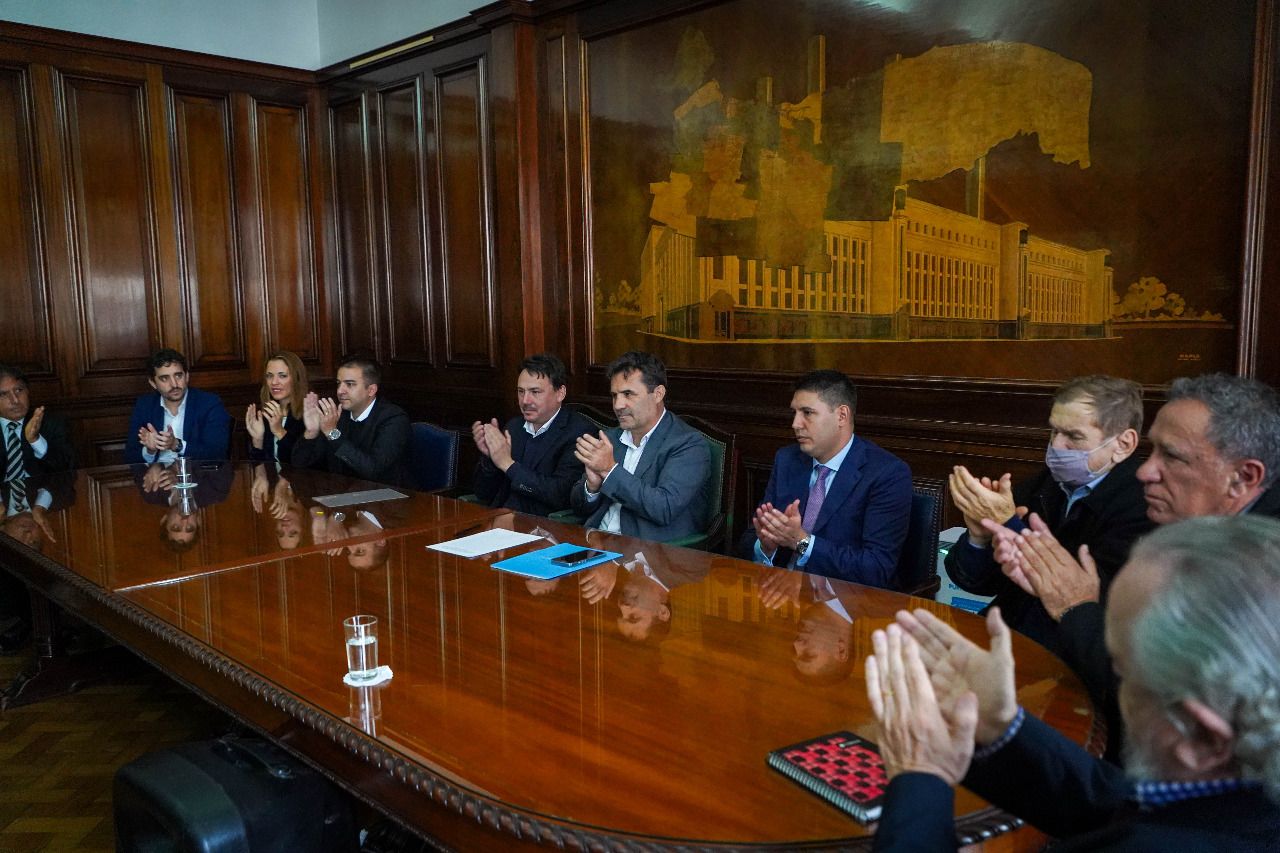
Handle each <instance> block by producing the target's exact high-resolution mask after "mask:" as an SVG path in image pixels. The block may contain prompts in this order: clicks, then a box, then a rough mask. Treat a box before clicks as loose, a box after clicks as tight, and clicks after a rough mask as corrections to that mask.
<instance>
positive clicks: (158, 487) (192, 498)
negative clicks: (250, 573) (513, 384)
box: [4, 462, 493, 590]
mask: <svg viewBox="0 0 1280 853" xmlns="http://www.w3.org/2000/svg"><path fill="white" fill-rule="evenodd" d="M28 488H29V489H30V494H32V495H33V497H35V496H38V495H39V493H40V492H41V491H43V492H44V495H45V502H46V503H47V504H48V507H47V509H45V510H44V511H43V512H39V511H37V512H34V513H31V514H24V517H22V518H15V519H6V524H5V527H4V530H5V532H9V533H10V535H12V536H13V537H14V538H16V539H19V541H22V542H23V543H24V544H26V545H29V546H31V547H33V548H35V549H37V550H39V551H40V552H41V553H43V554H44V555H45V556H46V557H49V558H50V559H52V560H54V561H56V562H58V563H60V564H61V565H63V566H66V567H67V568H69V569H71V570H72V571H74V572H76V573H77V574H79V575H81V576H82V577H84V578H86V579H87V580H89V581H91V582H93V583H95V584H97V585H98V586H101V587H103V588H104V589H114V590H118V589H125V588H128V587H131V586H135V585H138V584H145V583H152V582H155V581H160V580H170V579H175V578H182V577H187V576H191V575H198V574H202V573H205V572H210V571H217V570H220V569H226V568H228V567H234V566H239V565H244V564H246V563H252V562H256V561H258V560H261V559H264V558H266V557H269V556H272V555H276V554H281V553H297V554H306V553H316V552H326V553H328V554H330V555H332V556H341V557H343V558H344V559H346V560H347V561H348V562H349V563H350V564H351V565H352V566H357V567H359V566H361V565H372V564H373V563H374V562H376V561H377V559H378V558H379V552H380V551H382V550H384V549H385V543H386V537H387V536H388V535H392V534H395V533H397V532H406V531H412V530H425V529H430V528H431V527H433V526H434V525H436V524H438V523H447V524H455V523H457V522H464V521H470V522H471V523H476V522H481V521H483V520H484V519H485V518H487V517H488V516H490V515H491V514H492V513H493V511H492V510H490V509H488V508H486V507H481V506H476V505H474V504H465V503H461V502H459V501H454V500H450V499H448V498H442V497H438V496H436V495H429V494H423V493H421V492H414V491H412V490H408V489H402V490H399V493H400V494H402V495H405V497H402V498H398V499H394V500H379V501H374V502H362V503H358V504H353V505H350V506H343V507H331V506H326V503H327V499H328V498H329V497H330V496H334V495H342V494H347V493H353V492H361V491H367V490H375V489H381V488H382V487H381V486H379V485H378V484H376V483H369V482H367V481H363V480H354V479H350V478H346V477H340V476H336V475H332V474H328V473H324V472H317V471H308V470H304V469H297V470H291V469H289V468H284V469H283V470H281V469H279V468H278V466H276V465H275V464H274V463H271V464H259V465H253V464H248V463H245V464H233V463H229V462H221V463H198V464H196V465H195V466H194V468H193V469H192V471H191V474H190V479H189V481H188V482H180V481H179V480H178V478H177V477H176V476H175V474H174V472H173V471H172V470H171V469H166V468H162V467H161V466H158V465H151V466H148V465H133V466H115V467H110V468H97V469H86V470H80V471H72V472H68V473H65V474H56V475H50V476H45V477H40V478H32V479H31V480H30V481H29V486H28ZM477 529H479V528H477Z"/></svg>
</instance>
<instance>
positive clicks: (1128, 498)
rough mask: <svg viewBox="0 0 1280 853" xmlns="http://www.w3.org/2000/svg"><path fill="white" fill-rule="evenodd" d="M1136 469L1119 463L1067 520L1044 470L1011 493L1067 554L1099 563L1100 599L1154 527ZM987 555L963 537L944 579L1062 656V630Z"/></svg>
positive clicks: (1133, 462) (1133, 459) (1133, 460)
mask: <svg viewBox="0 0 1280 853" xmlns="http://www.w3.org/2000/svg"><path fill="white" fill-rule="evenodd" d="M1140 464H1141V460H1139V459H1138V458H1137V455H1136V454H1134V455H1132V456H1130V457H1129V458H1128V459H1126V460H1124V461H1123V462H1121V463H1120V464H1119V465H1117V466H1116V467H1115V469H1114V470H1112V471H1111V473H1109V474H1108V475H1107V476H1106V478H1105V479H1104V480H1103V481H1102V482H1101V483H1099V484H1098V487H1097V488H1096V489H1095V490H1094V491H1093V492H1091V493H1089V495H1087V496H1086V497H1083V498H1081V499H1080V500H1078V501H1076V502H1075V504H1074V505H1073V506H1072V507H1071V515H1070V516H1069V517H1067V518H1063V517H1062V512H1063V509H1065V507H1066V504H1067V496H1066V494H1065V493H1064V492H1063V491H1062V487H1060V486H1059V485H1058V484H1057V483H1056V482H1055V481H1054V479H1053V476H1052V475H1051V474H1050V473H1049V469H1048V468H1044V469H1042V470H1041V472H1040V475H1039V476H1038V477H1036V478H1035V479H1034V480H1031V481H1030V482H1028V483H1025V484H1019V485H1016V486H1014V489H1013V497H1014V501H1015V502H1016V503H1017V505H1018V506H1025V507H1027V509H1028V510H1030V511H1031V512H1034V513H1036V514H1038V515H1039V516H1040V517H1041V518H1042V519H1043V520H1044V522H1045V524H1047V525H1049V529H1050V530H1051V531H1052V532H1053V535H1054V537H1056V538H1057V540H1058V541H1059V542H1060V543H1061V544H1062V547H1064V548H1066V549H1067V550H1068V551H1070V552H1071V554H1072V555H1074V554H1075V553H1076V552H1077V551H1078V550H1079V549H1080V546H1081V545H1088V546H1089V553H1090V554H1091V555H1092V556H1093V559H1094V561H1095V562H1096V563H1097V564H1098V576H1099V578H1100V579H1101V581H1102V594H1103V597H1104V600H1105V597H1106V592H1107V588H1108V587H1110V585H1111V580H1112V578H1114V577H1115V574H1116V572H1118V571H1119V570H1120V567H1121V566H1123V565H1124V561H1125V560H1127V559H1128V557H1129V548H1130V547H1131V546H1132V545H1133V543H1134V542H1135V541H1136V540H1137V539H1138V537H1140V536H1142V535H1143V534H1144V533H1147V532H1148V531H1149V530H1151V528H1152V527H1153V526H1154V525H1153V524H1152V523H1151V521H1150V520H1149V519H1148V518H1147V502H1146V500H1145V499H1144V498H1143V497H1142V483H1141V482H1139V481H1138V478H1137V470H1138V466H1139V465H1140ZM992 553H993V551H992V549H991V548H975V547H973V546H971V545H970V544H969V534H968V533H967V532H966V533H965V534H963V535H962V536H961V537H960V541H958V542H956V544H955V545H953V546H952V547H951V550H950V551H948V552H947V558H946V561H945V564H944V565H945V566H946V569H947V575H948V576H949V577H950V578H951V580H952V581H953V582H955V584H956V585H957V586H959V587H960V588H961V589H964V590H968V591H969V592H973V593H977V594H979V595H994V596H995V601H993V602H991V604H992V606H996V607H999V608H1000V613H1001V615H1002V616H1003V617H1004V621H1005V622H1006V623H1007V624H1008V625H1009V627H1010V628H1013V629H1014V630H1015V631H1018V632H1019V633H1021V634H1025V635H1026V636H1028V637H1030V638H1031V639H1033V640H1035V641H1036V642H1038V643H1040V644H1041V645H1043V646H1045V647H1046V648H1048V649H1049V651H1051V652H1053V653H1054V654H1057V655H1062V654H1063V649H1064V648H1065V647H1066V646H1067V645H1069V644H1070V642H1071V641H1070V640H1069V639H1066V638H1064V637H1062V632H1063V630H1064V628H1063V626H1062V625H1059V624H1058V623H1056V622H1054V621H1053V619H1052V618H1051V617H1050V616H1049V614H1048V612H1047V611H1046V610H1045V609H1044V605H1042V604H1041V603H1040V599H1038V598H1035V597H1034V596H1031V595H1028V594H1027V593H1025V592H1023V591H1022V590H1021V589H1020V588H1018V586H1017V585H1016V584H1014V583H1013V581H1011V580H1009V579H1008V578H1006V577H1005V576H1004V573H1003V572H1002V571H1001V570H1000V564H999V563H997V562H996V561H995V560H994V559H993V558H992ZM1087 686H1088V685H1087Z"/></svg>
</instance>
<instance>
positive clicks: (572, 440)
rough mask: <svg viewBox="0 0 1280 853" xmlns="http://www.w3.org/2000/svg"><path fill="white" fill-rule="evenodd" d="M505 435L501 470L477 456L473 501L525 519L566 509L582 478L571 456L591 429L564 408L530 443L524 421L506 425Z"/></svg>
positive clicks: (578, 417)
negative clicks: (507, 453) (506, 455)
mask: <svg viewBox="0 0 1280 853" xmlns="http://www.w3.org/2000/svg"><path fill="white" fill-rule="evenodd" d="M506 429H507V432H509V433H510V434H511V458H512V459H514V460H515V464H514V465H512V466H511V467H510V468H508V469H507V470H506V472H503V471H499V470H498V467H497V466H496V465H494V464H493V462H491V461H490V460H489V458H488V457H486V456H484V455H481V457H480V462H479V464H477V465H476V471H475V475H474V477H473V478H472V483H471V488H472V490H473V491H474V492H475V493H476V496H477V497H479V498H480V499H481V500H483V501H484V502H485V503H487V504H488V505H489V506H493V507H498V506H501V507H506V508H507V509H514V510H516V511H518V512H527V513H529V514H530V515H550V514H551V513H553V512H557V511H559V510H562V509H568V508H569V492H570V491H571V490H572V489H573V484H574V483H576V482H578V480H579V479H581V477H582V463H581V462H579V461H578V460H577V457H575V456H574V455H573V451H574V447H575V444H576V442H577V440H578V436H580V435H582V434H583V433H591V434H592V435H594V434H595V432H596V426H595V424H593V423H591V421H589V420H587V419H586V418H585V417H583V416H582V415H581V414H579V413H578V412H575V411H573V410H572V409H570V408H568V407H567V406H561V407H560V411H559V413H557V414H556V417H555V420H553V421H552V422H551V425H550V426H549V427H547V431H546V432H544V433H543V434H542V435H540V436H538V437H537V438H534V437H533V436H531V435H529V433H527V432H525V430H524V418H521V417H515V418H512V419H511V420H509V421H507V427H506Z"/></svg>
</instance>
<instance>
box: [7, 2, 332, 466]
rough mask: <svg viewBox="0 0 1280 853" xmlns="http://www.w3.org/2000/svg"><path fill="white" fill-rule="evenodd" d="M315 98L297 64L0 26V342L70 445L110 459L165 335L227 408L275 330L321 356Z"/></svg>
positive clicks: (324, 348)
mask: <svg viewBox="0 0 1280 853" xmlns="http://www.w3.org/2000/svg"><path fill="white" fill-rule="evenodd" d="M321 103H322V100H321V95H320V90H319V87H318V86H317V85H316V83H315V80H314V76H313V75H310V74H300V73H298V72H291V71H287V70H285V69H273V68H269V67H265V66H254V65H250V64H248V63H232V62H229V61H225V60H218V59H214V58H209V57H193V55H189V54H182V53H179V52H176V51H164V50H159V49H154V48H147V47H144V46H142V45H124V44H121V43H116V42H112V41H110V40H105V39H91V38H83V37H78V36H70V35H67V34H62V33H54V32H51V31H45V30H37V29H34V28H27V27H18V26H16V25H3V29H0V256H3V257H5V258H6V259H11V262H9V260H7V261H6V263H5V264H3V265H0V266H2V269H0V306H2V310H0V341H4V344H3V345H2V346H0V358H3V359H5V360H8V361H13V362H17V363H18V364H20V365H22V366H23V367H24V368H25V369H26V370H28V371H29V374H30V376H31V379H32V384H33V389H32V391H33V397H34V400H35V402H36V403H44V404H48V405H51V406H55V407H58V408H61V409H65V410H67V411H68V412H69V413H70V414H71V415H72V416H73V424H74V427H75V430H76V435H77V440H78V443H79V447H80V460H81V462H82V463H84V464H93V463H98V462H105V461H111V460H113V459H115V458H116V457H117V455H118V453H119V451H120V449H121V447H122V445H123V440H124V430H125V428H126V426H127V422H128V413H129V411H130V407H131V405H132V401H133V398H134V396H135V395H137V394H139V393H142V392H143V391H145V390H147V385H146V375H147V374H146V370H145V365H146V361H147V357H148V356H149V355H150V353H151V352H153V351H154V350H156V349H158V348H160V347H161V346H172V347H175V348H177V349H179V350H181V351H182V352H183V353H185V354H186V355H187V357H188V359H189V361H190V362H191V369H192V373H193V376H194V382H195V383H196V384H198V385H200V386H201V387H204V388H208V389H212V390H215V391H217V392H219V393H221V394H222V395H223V397H224V400H225V402H227V404H228V406H229V408H230V409H231V410H232V411H233V412H235V411H236V410H237V408H238V407H239V406H242V405H243V404H244V402H245V401H247V399H248V397H249V395H250V394H251V393H252V392H253V390H254V386H255V385H256V381H257V377H258V375H259V371H260V369H261V364H262V360H263V357H264V356H265V354H266V353H267V352H268V351H270V350H271V349H273V348H276V347H283V348H286V349H292V350H295V351H296V352H298V353H299V354H300V355H301V356H302V357H303V359H304V361H305V362H306V363H308V364H309V365H314V366H315V367H316V368H317V369H318V370H320V369H322V370H323V371H325V372H327V371H328V364H327V360H328V358H329V352H330V331H329V327H328V311H327V298H326V294H325V286H324V264H323V246H324V237H323V223H324V209H325V199H324V193H323V188H324V184H323V181H322V176H323V174H324V170H325V167H326V165H327V160H326V158H325V155H324V147H323V145H321V144H320V142H321V140H322V138H323V137H322V128H323V124H322V115H323V112H322V108H321Z"/></svg>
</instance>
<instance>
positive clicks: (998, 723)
mask: <svg viewBox="0 0 1280 853" xmlns="http://www.w3.org/2000/svg"><path fill="white" fill-rule="evenodd" d="M897 619H898V624H899V625H901V626H902V629H903V630H904V631H906V632H907V633H908V634H909V635H910V636H911V637H912V639H914V640H915V641H916V642H917V643H918V644H919V645H920V657H921V659H922V660H923V661H924V664H925V667H926V669H928V671H929V679H930V681H931V682H932V684H933V689H934V691H935V692H936V694H937V696H938V701H939V703H940V704H941V706H942V708H943V711H944V713H946V714H948V715H953V714H954V713H955V712H954V710H953V709H954V708H955V706H956V704H957V703H958V702H959V700H960V699H961V698H962V697H963V696H965V695H966V694H973V695H975V696H977V697H978V723H977V729H976V731H975V737H976V739H977V742H978V743H979V744H983V745H985V744H988V743H991V742H992V741H994V740H996V739H997V738H998V737H1000V735H1002V734H1004V731H1005V729H1007V728H1008V727H1009V724H1010V723H1012V722H1013V718H1014V717H1015V716H1016V715H1017V713H1018V693H1017V688H1016V687H1015V686H1014V680H1013V673H1014V669H1013V637H1012V635H1011V633H1010V631H1009V626H1008V625H1005V624H1004V620H1003V619H1001V618H1000V608H998V607H993V608H991V610H990V611H989V612H988V613H987V634H988V636H989V637H990V638H991V647H990V649H984V648H982V647H981V646H979V645H978V644H977V643H974V642H973V641H972V640H970V639H968V638H967V637H965V636H964V635H963V634H961V633H960V632H959V631H957V630H956V629H955V628H952V627H951V626H950V625H948V624H947V623H946V622H943V621H942V620H941V619H939V618H938V617H937V616H934V615H933V614H932V613H930V612H929V611H928V610H924V609H920V610H916V611H915V612H913V613H908V612H907V611H905V610H900V611H898V614H897Z"/></svg>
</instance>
